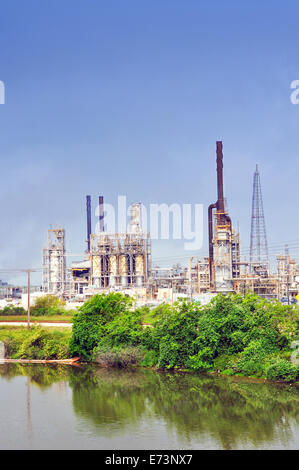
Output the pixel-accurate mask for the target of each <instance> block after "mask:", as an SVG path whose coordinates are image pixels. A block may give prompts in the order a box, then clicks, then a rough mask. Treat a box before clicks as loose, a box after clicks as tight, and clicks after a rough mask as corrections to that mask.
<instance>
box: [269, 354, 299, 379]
mask: <svg viewBox="0 0 299 470" xmlns="http://www.w3.org/2000/svg"><path fill="white" fill-rule="evenodd" d="M266 377H267V379H269V380H283V381H286V382H295V381H296V380H298V379H299V367H298V366H295V365H293V364H292V363H291V362H288V361H287V360H285V359H280V358H278V359H277V360H276V361H275V362H274V363H273V364H271V365H270V366H269V367H268V368H267V371H266Z"/></svg>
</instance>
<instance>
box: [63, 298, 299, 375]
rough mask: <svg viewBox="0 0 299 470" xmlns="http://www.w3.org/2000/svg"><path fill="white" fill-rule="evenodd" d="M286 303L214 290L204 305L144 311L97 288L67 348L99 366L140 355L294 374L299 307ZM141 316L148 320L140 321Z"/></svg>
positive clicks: (144, 359) (170, 362)
mask: <svg viewBox="0 0 299 470" xmlns="http://www.w3.org/2000/svg"><path fill="white" fill-rule="evenodd" d="M284 307H285V306H283V308H282V307H281V305H280V304H279V303H277V302H273V301H268V300H264V299H262V298H260V297H258V296H256V295H254V294H251V293H249V294H246V295H244V296H243V295H239V294H238V295H234V294H229V295H220V294H219V295H217V296H215V297H214V298H213V299H212V301H211V302H210V303H209V304H208V305H206V306H201V305H199V304H198V303H194V302H188V301H186V300H184V299H182V300H180V301H178V302H176V303H174V305H173V306H170V305H167V304H162V305H160V306H159V307H158V308H155V309H153V310H152V311H151V312H150V313H149V311H148V309H147V308H146V309H145V308H140V309H135V310H134V309H133V308H132V302H131V300H130V299H129V298H127V297H125V296H123V295H122V294H119V293H111V294H108V295H105V294H103V295H96V296H94V297H93V298H91V299H90V300H89V301H88V302H85V304H84V305H83V306H82V307H81V308H80V310H79V311H78V313H77V314H76V315H75V318H74V326H73V333H72V338H71V342H70V349H71V353H72V354H79V355H81V356H82V357H83V358H84V359H88V360H92V359H94V360H96V361H98V362H100V363H101V364H102V365H109V364H110V365H113V366H117V367H123V366H125V365H126V364H134V363H137V362H138V363H140V364H141V365H143V366H150V367H153V366H154V367H158V368H163V369H174V368H188V369H193V370H220V371H222V372H224V373H226V374H228V375H231V374H236V373H237V374H243V375H249V376H252V375H254V376H259V377H265V376H267V377H269V378H270V377H271V378H272V379H273V378H275V377H276V379H277V380H279V377H282V379H281V380H295V379H294V377H295V376H296V373H297V369H295V368H294V366H292V364H290V363H289V362H288V360H287V358H288V357H289V356H290V355H291V352H290V349H289V345H290V342H291V341H292V340H293V339H296V338H298V321H297V318H298V317H297V314H298V311H297V310H296V308H294V307H289V306H288V307H287V308H284ZM145 315H146V316H147V318H151V319H152V325H151V327H145V328H143V326H142V322H143V319H144V316H145ZM141 352H142V354H141ZM280 361H283V362H280ZM276 379H275V380H276Z"/></svg>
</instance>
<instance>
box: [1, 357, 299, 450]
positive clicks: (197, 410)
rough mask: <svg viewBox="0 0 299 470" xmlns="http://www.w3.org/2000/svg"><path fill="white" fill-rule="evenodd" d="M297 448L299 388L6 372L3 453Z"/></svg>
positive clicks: (180, 377) (143, 375) (92, 370)
mask: <svg viewBox="0 0 299 470" xmlns="http://www.w3.org/2000/svg"><path fill="white" fill-rule="evenodd" d="M163 448H164V449H298V448H299V389H298V388H296V387H294V386H287V385H283V386H278V385H273V384H264V383H253V382H250V381H246V380H237V379H232V378H223V377H215V378H214V377H212V378H211V377H207V376H204V375H199V374H195V373H180V374H179V373H158V372H153V371H148V370H137V371H129V372H128V371H121V370H103V369H99V368H96V367H94V366H57V365H56V366H54V365H51V366H49V365H20V364H9V365H8V364H4V365H0V449H107V450H108V449H163Z"/></svg>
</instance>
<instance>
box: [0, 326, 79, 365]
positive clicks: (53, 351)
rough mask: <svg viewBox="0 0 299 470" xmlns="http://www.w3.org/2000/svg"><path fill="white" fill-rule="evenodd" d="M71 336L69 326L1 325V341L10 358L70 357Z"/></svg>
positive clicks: (6, 354) (48, 358) (47, 358)
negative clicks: (27, 326) (25, 326)
mask: <svg viewBox="0 0 299 470" xmlns="http://www.w3.org/2000/svg"><path fill="white" fill-rule="evenodd" d="M70 337H71V331H70V330H69V329H68V328H63V329H62V328H61V329H59V328H57V329H56V328H51V329H46V328H41V327H40V326H33V327H31V328H30V329H29V330H28V329H27V328H24V327H11V326H9V327H5V326H1V327H0V341H2V342H3V343H4V347H5V356H6V357H8V358H10V359H42V360H44V359H46V360H50V359H68V358H69V357H70V353H69V342H70Z"/></svg>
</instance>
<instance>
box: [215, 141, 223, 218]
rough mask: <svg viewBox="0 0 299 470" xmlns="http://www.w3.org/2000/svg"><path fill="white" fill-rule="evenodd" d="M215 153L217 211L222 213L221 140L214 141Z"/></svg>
mask: <svg viewBox="0 0 299 470" xmlns="http://www.w3.org/2000/svg"><path fill="white" fill-rule="evenodd" d="M216 155H217V160H216V162H217V196H218V199H217V211H218V212H220V213H221V214H223V213H224V196H223V153H222V142H221V141H218V142H216Z"/></svg>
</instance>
